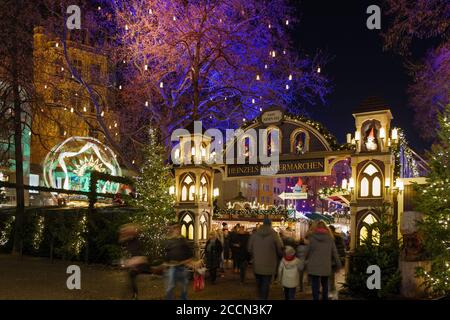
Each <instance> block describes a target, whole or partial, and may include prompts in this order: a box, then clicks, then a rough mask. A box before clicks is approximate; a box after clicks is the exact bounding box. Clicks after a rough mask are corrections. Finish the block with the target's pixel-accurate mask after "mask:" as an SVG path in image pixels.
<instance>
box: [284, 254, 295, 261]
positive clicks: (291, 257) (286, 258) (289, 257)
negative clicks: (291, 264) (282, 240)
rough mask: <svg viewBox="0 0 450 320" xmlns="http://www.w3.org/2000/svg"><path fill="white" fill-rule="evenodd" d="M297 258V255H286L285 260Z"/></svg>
mask: <svg viewBox="0 0 450 320" xmlns="http://www.w3.org/2000/svg"><path fill="white" fill-rule="evenodd" d="M294 259H295V255H293V256H286V255H285V256H284V260H286V261H292V260H294Z"/></svg>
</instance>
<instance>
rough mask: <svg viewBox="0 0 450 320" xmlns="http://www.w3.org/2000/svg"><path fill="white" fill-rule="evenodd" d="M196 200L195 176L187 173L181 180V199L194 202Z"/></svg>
mask: <svg viewBox="0 0 450 320" xmlns="http://www.w3.org/2000/svg"><path fill="white" fill-rule="evenodd" d="M194 200H195V178H194V177H192V176H191V175H190V174H186V175H185V176H184V177H183V179H182V180H181V201H186V202H193V201H194Z"/></svg>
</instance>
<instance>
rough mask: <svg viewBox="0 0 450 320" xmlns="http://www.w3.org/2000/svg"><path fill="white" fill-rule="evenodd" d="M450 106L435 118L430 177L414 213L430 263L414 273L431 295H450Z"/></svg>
mask: <svg viewBox="0 0 450 320" xmlns="http://www.w3.org/2000/svg"><path fill="white" fill-rule="evenodd" d="M449 147H450V105H448V106H447V107H446V108H445V110H444V112H443V113H442V114H441V115H440V116H439V130H438V132H437V142H436V143H435V144H434V145H433V146H432V149H431V152H430V154H429V158H430V160H429V165H430V169H431V171H430V174H429V176H428V180H427V182H428V184H427V186H426V187H422V186H421V187H422V188H421V189H419V190H418V191H419V198H418V201H417V204H418V207H417V209H418V210H419V211H421V212H423V213H424V219H423V221H421V222H420V223H418V227H419V230H420V232H421V234H422V237H423V244H424V248H425V251H426V253H427V255H428V258H429V259H430V260H431V267H430V269H429V270H425V269H424V268H418V269H417V275H418V276H419V277H421V278H423V279H424V285H425V287H426V288H427V289H428V290H429V292H430V293H431V294H432V295H446V294H449V293H450V281H449V278H450V229H449V223H450V149H449Z"/></svg>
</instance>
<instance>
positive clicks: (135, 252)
mask: <svg viewBox="0 0 450 320" xmlns="http://www.w3.org/2000/svg"><path fill="white" fill-rule="evenodd" d="M139 235H140V229H139V227H138V226H137V225H135V224H126V225H124V226H122V227H121V229H120V231H119V242H120V243H122V245H123V246H124V247H125V250H126V251H127V253H128V255H129V258H128V259H127V260H126V261H125V267H126V268H127V269H128V277H129V279H130V287H131V292H132V298H133V299H137V298H138V286H137V281H136V280H137V276H138V275H139V274H141V273H143V272H145V271H146V269H148V261H147V257H145V256H144V255H143V253H142V244H141V241H140V239H139Z"/></svg>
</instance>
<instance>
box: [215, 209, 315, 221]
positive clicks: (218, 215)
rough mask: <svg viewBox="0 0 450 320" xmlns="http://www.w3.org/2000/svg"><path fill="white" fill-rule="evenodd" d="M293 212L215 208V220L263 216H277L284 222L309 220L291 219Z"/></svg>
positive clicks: (286, 210) (285, 210) (284, 210)
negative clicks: (290, 215)
mask: <svg viewBox="0 0 450 320" xmlns="http://www.w3.org/2000/svg"><path fill="white" fill-rule="evenodd" d="M290 211H291V210H288V209H285V208H271V209H267V210H261V209H250V208H248V209H219V208H215V210H214V219H223V218H229V217H231V216H239V217H241V218H258V217H261V216H264V217H269V218H272V219H273V218H276V217H277V216H278V217H279V218H280V219H283V220H284V221H289V222H296V221H299V222H301V221H303V222H304V221H307V219H303V218H299V219H297V218H290V217H289V213H290Z"/></svg>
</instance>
